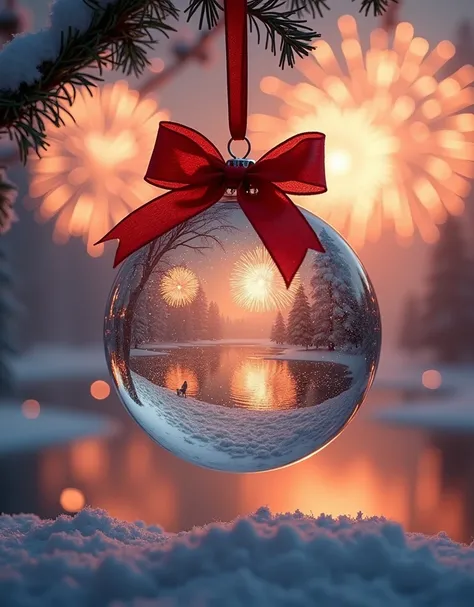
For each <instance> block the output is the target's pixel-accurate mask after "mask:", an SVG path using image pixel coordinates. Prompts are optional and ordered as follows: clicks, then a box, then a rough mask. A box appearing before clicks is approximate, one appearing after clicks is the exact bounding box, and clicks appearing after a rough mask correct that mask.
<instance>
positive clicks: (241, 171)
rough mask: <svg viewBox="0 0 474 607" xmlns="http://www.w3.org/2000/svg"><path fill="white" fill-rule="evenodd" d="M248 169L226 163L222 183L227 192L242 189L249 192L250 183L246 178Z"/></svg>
mask: <svg viewBox="0 0 474 607" xmlns="http://www.w3.org/2000/svg"><path fill="white" fill-rule="evenodd" d="M247 171H248V167H244V166H234V165H231V164H228V163H226V164H225V167H224V181H225V187H226V189H227V190H239V189H241V188H242V189H243V191H244V192H250V189H251V183H250V179H249V178H248V176H247Z"/></svg>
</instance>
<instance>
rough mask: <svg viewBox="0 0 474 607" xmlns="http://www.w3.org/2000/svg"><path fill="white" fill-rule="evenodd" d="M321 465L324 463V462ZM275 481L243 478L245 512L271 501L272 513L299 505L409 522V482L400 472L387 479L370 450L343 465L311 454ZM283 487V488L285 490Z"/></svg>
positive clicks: (310, 509)
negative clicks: (325, 461)
mask: <svg viewBox="0 0 474 607" xmlns="http://www.w3.org/2000/svg"><path fill="white" fill-rule="evenodd" d="M320 464H322V465H320ZM275 474H276V475H278V476H279V477H278V479H277V478H275V476H274V477H273V482H272V483H264V484H263V486H262V483H260V486H257V485H256V484H255V480H254V479H252V478H250V477H248V476H245V477H244V478H243V480H242V485H243V487H242V505H243V510H244V511H245V512H251V511H252V510H255V508H256V507H258V506H257V503H259V502H262V503H265V504H267V505H268V507H269V508H270V509H271V510H272V511H273V512H292V511H294V510H300V511H301V512H303V513H304V514H309V515H314V516H319V514H320V513H321V512H324V513H325V514H328V515H332V516H339V515H341V514H346V515H350V516H356V515H357V513H358V512H359V511H362V512H363V514H364V515H366V516H381V515H383V516H387V517H388V518H392V519H394V520H397V521H400V522H401V523H402V524H406V523H407V522H408V518H409V514H408V508H407V501H408V500H407V498H408V486H407V481H406V479H404V478H403V477H402V476H401V475H395V476H393V477H391V479H390V483H387V482H386V479H385V478H384V476H383V474H381V473H380V472H379V470H378V469H377V466H376V464H374V463H373V462H372V460H371V459H370V457H369V456H368V455H366V454H364V455H360V456H357V457H355V458H354V459H352V461H348V462H347V463H345V464H344V465H343V466H342V467H334V466H331V465H330V466H328V465H327V463H326V464H325V463H324V461H323V460H321V459H320V460H318V461H317V460H316V459H310V460H307V461H306V462H303V463H301V464H297V465H296V466H293V467H292V468H291V471H290V470H281V471H278V472H276V473H275ZM282 487H285V490H284V491H282V489H281V488H282Z"/></svg>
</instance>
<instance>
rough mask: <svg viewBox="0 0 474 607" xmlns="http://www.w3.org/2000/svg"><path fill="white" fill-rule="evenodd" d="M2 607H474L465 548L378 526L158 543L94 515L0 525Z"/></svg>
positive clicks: (310, 521)
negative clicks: (225, 606)
mask: <svg viewBox="0 0 474 607" xmlns="http://www.w3.org/2000/svg"><path fill="white" fill-rule="evenodd" d="M0 570H1V572H2V575H1V576H0V596H1V597H2V607H18V606H20V605H28V606H29V607H44V606H45V605H64V606H66V605H71V606H73V605H74V606H75V607H83V606H84V607H86V606H88V605H91V606H92V605H100V606H101V607H106V606H110V607H112V606H114V607H115V606H117V607H119V606H120V607H133V606H136V607H139V606H143V607H145V605H146V606H150V607H151V606H152V605H156V606H158V605H163V607H164V606H165V605H166V606H167V607H174V606H178V605H183V606H184V605H189V606H191V605H195V606H197V605H229V606H231V605H232V606H233V607H240V606H242V607H267V606H272V607H273V606H275V607H276V606H281V607H284V606H286V605H288V606H290V605H292V606H293V605H294V606H296V605H298V606H299V607H313V606H314V605H321V606H322V607H323V606H324V607H326V606H331V607H332V606H334V607H336V606H337V607H369V606H374V607H375V606H377V607H378V606H380V605H387V606H388V605H391V606H392V607H402V606H403V607H405V606H408V605H410V607H422V606H423V607H426V606H427V605H430V607H443V606H448V605H449V606H453V607H454V606H455V605H456V606H459V607H461V606H464V605H465V606H468V605H473V604H474V546H471V547H468V546H462V545H460V544H456V543H454V542H452V541H451V540H450V539H449V538H448V537H447V536H446V535H444V534H440V535H438V536H437V537H432V538H429V537H426V536H423V535H418V534H417V535H415V534H407V533H405V532H404V531H403V529H402V528H401V527H400V525H398V524H396V523H392V522H389V521H386V520H384V519H377V518H370V519H369V518H367V519H364V518H363V517H362V515H359V516H358V517H357V519H355V520H354V519H350V518H348V517H340V518H337V519H333V518H331V517H329V516H324V515H321V516H320V517H319V518H312V517H309V516H304V515H303V514H301V513H299V512H296V513H295V514H285V515H278V516H272V515H271V513H270V512H269V511H268V510H267V509H266V508H261V509H260V510H258V511H257V512H256V513H255V514H254V515H253V516H250V517H246V518H241V519H238V520H237V521H235V522H234V523H230V524H224V523H218V524H217V523H216V524H212V525H209V526H207V527H203V528H195V529H193V530H192V531H190V532H186V533H180V534H167V533H165V532H164V531H163V530H162V529H161V528H159V527H147V526H146V525H145V524H143V523H126V522H123V521H119V520H116V519H114V518H111V517H109V516H108V515H107V514H106V513H105V512H104V511H102V510H90V509H86V510H83V511H82V512H80V513H79V514H77V515H76V516H75V517H73V518H72V517H69V516H61V517H59V518H58V519H56V520H55V521H52V520H46V521H42V520H40V519H39V518H37V517H36V516H33V515H18V516H6V515H4V516H2V517H0Z"/></svg>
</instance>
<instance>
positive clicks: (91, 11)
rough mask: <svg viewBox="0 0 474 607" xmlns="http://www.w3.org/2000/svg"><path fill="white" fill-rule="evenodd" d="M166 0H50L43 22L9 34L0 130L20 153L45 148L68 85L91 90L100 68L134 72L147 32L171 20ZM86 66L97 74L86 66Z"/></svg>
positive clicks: (0, 62)
mask: <svg viewBox="0 0 474 607" xmlns="http://www.w3.org/2000/svg"><path fill="white" fill-rule="evenodd" d="M177 16H178V11H177V9H176V8H175V6H174V4H173V2H172V1H171V0H56V2H55V3H54V4H53V5H52V12H51V25H50V27H48V28H46V29H43V30H40V31H39V32H36V33H25V34H20V35H18V36H15V37H14V38H13V40H12V41H11V42H9V43H8V44H6V45H5V46H4V48H3V49H2V51H1V52H0V131H2V132H3V133H5V132H7V133H8V134H9V136H10V138H12V139H14V140H16V142H17V143H18V146H19V149H20V156H21V158H22V160H23V161H24V160H25V159H26V157H27V154H28V151H29V150H30V149H33V150H34V151H36V152H38V151H39V150H40V149H41V148H45V147H46V146H47V142H46V137H45V128H46V123H47V122H48V121H51V122H53V124H55V125H57V126H60V125H61V123H62V113H63V111H67V108H68V107H70V106H71V105H72V103H73V101H74V95H75V88H76V87H77V86H86V87H88V88H91V87H93V86H95V85H96V83H97V81H98V80H100V74H101V73H102V70H103V68H104V66H105V65H106V64H107V65H110V66H111V67H112V68H114V69H121V70H122V71H124V72H125V73H126V74H136V75H138V74H140V73H141V72H142V71H143V70H144V68H145V67H146V66H147V64H148V60H147V57H146V51H147V49H148V48H149V47H151V46H152V44H153V43H154V42H155V39H154V35H155V32H160V33H161V34H164V35H167V34H168V32H170V31H173V28H172V27H171V26H170V25H169V24H168V23H167V20H168V19H170V18H177ZM91 66H94V67H96V68H98V70H99V75H94V74H92V73H91V72H90V70H88V69H87V68H90V67H91Z"/></svg>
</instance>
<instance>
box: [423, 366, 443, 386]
mask: <svg viewBox="0 0 474 607" xmlns="http://www.w3.org/2000/svg"><path fill="white" fill-rule="evenodd" d="M442 382H443V378H442V376H441V373H440V372H439V371H437V370H436V369H428V370H427V371H425V372H424V373H423V375H422V376H421V383H422V384H423V386H424V387H425V388H428V390H437V389H438V388H439V387H440V386H441V384H442Z"/></svg>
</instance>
